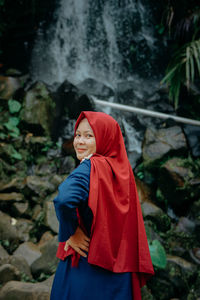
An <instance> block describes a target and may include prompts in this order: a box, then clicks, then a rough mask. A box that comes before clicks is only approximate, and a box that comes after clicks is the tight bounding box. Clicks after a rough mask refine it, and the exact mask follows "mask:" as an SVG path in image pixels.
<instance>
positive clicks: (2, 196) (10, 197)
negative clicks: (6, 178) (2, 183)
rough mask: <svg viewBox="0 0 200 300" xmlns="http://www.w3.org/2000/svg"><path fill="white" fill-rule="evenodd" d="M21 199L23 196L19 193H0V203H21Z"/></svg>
mask: <svg viewBox="0 0 200 300" xmlns="http://www.w3.org/2000/svg"><path fill="white" fill-rule="evenodd" d="M23 199H24V196H23V194H20V193H15V192H12V193H0V201H21V200H23Z"/></svg>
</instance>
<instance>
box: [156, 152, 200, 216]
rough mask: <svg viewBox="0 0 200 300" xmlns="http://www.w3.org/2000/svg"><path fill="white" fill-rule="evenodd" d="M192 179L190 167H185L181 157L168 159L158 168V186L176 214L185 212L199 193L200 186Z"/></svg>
mask: <svg viewBox="0 0 200 300" xmlns="http://www.w3.org/2000/svg"><path fill="white" fill-rule="evenodd" d="M193 179H194V174H193V172H192V170H191V168H190V167H189V166H188V167H185V166H184V160H183V159H181V158H176V157H175V158H172V159H170V160H168V161H167V162H166V163H165V164H163V165H162V167H161V168H160V170H159V177H158V184H159V188H160V189H161V191H162V193H163V195H164V197H165V198H166V199H167V201H168V203H169V204H170V206H171V207H172V209H173V210H174V212H175V213H177V214H178V215H184V214H186V213H187V211H188V209H189V207H190V206H191V205H192V202H193V201H194V200H195V198H196V197H197V196H198V194H199V189H200V186H199V185H196V184H195V182H194V180H193ZM166 182H167V184H166Z"/></svg>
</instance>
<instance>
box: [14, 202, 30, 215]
mask: <svg viewBox="0 0 200 300" xmlns="http://www.w3.org/2000/svg"><path fill="white" fill-rule="evenodd" d="M13 210H14V211H15V214H16V215H17V216H21V215H23V214H25V213H27V212H28V202H16V203H13Z"/></svg>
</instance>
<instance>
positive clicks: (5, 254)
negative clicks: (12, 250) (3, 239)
mask: <svg viewBox="0 0 200 300" xmlns="http://www.w3.org/2000/svg"><path fill="white" fill-rule="evenodd" d="M7 257H9V254H8V252H7V251H6V250H5V249H4V247H3V246H2V245H0V260H1V259H3V258H7Z"/></svg>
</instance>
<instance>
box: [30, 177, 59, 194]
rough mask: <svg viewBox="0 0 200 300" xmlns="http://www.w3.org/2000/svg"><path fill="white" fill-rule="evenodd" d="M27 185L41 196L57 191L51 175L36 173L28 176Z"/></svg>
mask: <svg viewBox="0 0 200 300" xmlns="http://www.w3.org/2000/svg"><path fill="white" fill-rule="evenodd" d="M26 185H27V187H28V188H29V189H30V190H31V191H32V192H34V193H35V194H37V195H39V196H40V197H44V196H46V195H47V194H48V193H52V192H53V191H55V185H53V184H52V183H51V182H50V178H49V177H44V176H43V177H42V176H35V175H30V176H27V178H26Z"/></svg>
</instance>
